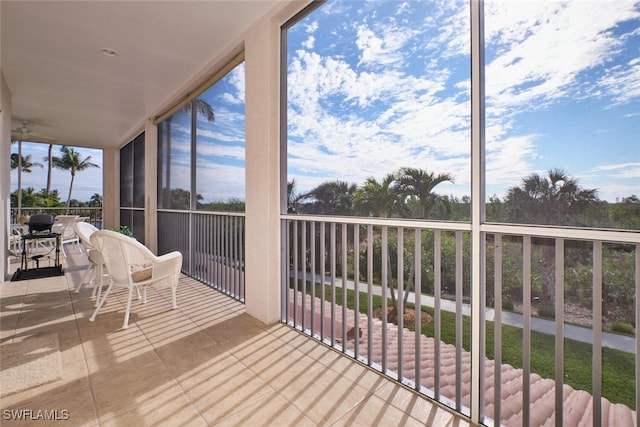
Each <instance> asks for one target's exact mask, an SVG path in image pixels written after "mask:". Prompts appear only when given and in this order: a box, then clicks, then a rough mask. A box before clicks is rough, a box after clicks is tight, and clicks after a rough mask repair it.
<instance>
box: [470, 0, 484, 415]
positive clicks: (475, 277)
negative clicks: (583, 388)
mask: <svg viewBox="0 0 640 427" xmlns="http://www.w3.org/2000/svg"><path fill="white" fill-rule="evenodd" d="M483 8H484V3H483V0H472V1H471V405H470V406H471V421H472V422H473V423H474V424H479V423H480V421H481V420H482V419H483V418H484V358H485V316H484V313H485V296H486V289H485V288H486V284H485V280H486V278H485V271H486V266H485V263H486V257H485V240H486V236H485V233H484V232H483V231H482V226H483V224H484V223H485V221H486V215H485V190H484V188H485V168H484V161H485V160H484V152H485V151H484V145H485V132H484V126H485V123H484V25H483Z"/></svg>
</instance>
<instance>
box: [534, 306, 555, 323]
mask: <svg viewBox="0 0 640 427" xmlns="http://www.w3.org/2000/svg"><path fill="white" fill-rule="evenodd" d="M538 316H540V317H545V318H547V319H555V318H556V309H555V307H554V306H553V305H551V304H542V305H540V307H538Z"/></svg>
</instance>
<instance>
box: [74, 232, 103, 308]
mask: <svg viewBox="0 0 640 427" xmlns="http://www.w3.org/2000/svg"><path fill="white" fill-rule="evenodd" d="M73 230H74V231H75V233H76V235H77V236H78V238H79V239H80V244H82V247H83V248H84V251H85V253H86V254H87V258H88V259H89V268H87V272H86V273H85V274H84V276H82V280H80V283H79V284H78V287H77V288H76V293H79V292H80V288H82V285H84V284H85V283H86V284H89V285H93V292H91V299H96V294H97V295H98V296H99V295H100V294H101V293H102V283H103V276H104V275H103V269H102V266H103V265H104V260H103V259H102V255H100V251H99V250H98V249H96V248H94V247H93V245H92V244H91V235H92V234H93V233H95V232H96V231H98V228H96V227H95V226H93V225H92V224H89V223H88V222H84V221H81V222H75V223H74V224H73ZM97 305H98V301H97V300H96V306H97Z"/></svg>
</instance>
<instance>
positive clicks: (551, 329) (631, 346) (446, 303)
mask: <svg viewBox="0 0 640 427" xmlns="http://www.w3.org/2000/svg"><path fill="white" fill-rule="evenodd" d="M316 281H320V276H319V275H316ZM324 283H325V284H326V285H330V284H331V278H330V277H325V278H324ZM341 284H342V279H340V278H336V285H341ZM347 288H348V289H352V290H353V289H354V282H353V281H352V280H348V281H347ZM359 289H360V292H365V293H366V292H368V290H369V287H368V285H367V284H366V283H364V284H363V283H360V284H359ZM373 294H374V295H379V296H381V295H382V287H381V286H379V285H373ZM408 301H409V302H411V303H415V294H414V293H410V294H409V298H408ZM420 301H421V304H422V306H424V307H431V308H433V307H434V306H435V301H434V298H433V297H432V296H429V295H421V297H420ZM440 309H441V310H443V311H447V312H451V313H455V312H456V302H455V301H452V300H448V299H445V298H441V299H440ZM462 314H463V315H465V316H471V305H470V304H466V303H463V304H462ZM501 315H502V324H504V325H510V326H515V327H517V328H522V324H523V321H522V315H521V314H519V313H513V312H510V311H502V312H501ZM494 316H495V310H494V309H492V308H487V309H486V310H485V320H488V321H493V319H494ZM555 328H556V326H555V321H554V320H547V319H542V318H539V317H532V318H531V330H532V331H536V332H541V333H543V334H547V335H555V333H556V332H555ZM564 337H565V338H568V339H572V340H575V341H580V342H584V343H588V344H593V330H592V329H591V328H585V327H582V326H577V325H570V324H565V325H564ZM602 346H603V347H607V348H612V349H615V350H621V351H625V352H627V353H633V354H635V353H636V340H635V338H634V337H630V336H624V335H619V334H614V333H611V332H602Z"/></svg>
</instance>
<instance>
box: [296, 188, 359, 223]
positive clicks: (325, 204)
mask: <svg viewBox="0 0 640 427" xmlns="http://www.w3.org/2000/svg"><path fill="white" fill-rule="evenodd" d="M356 189H357V186H356V185H355V184H349V183H347V182H345V181H327V182H323V183H322V184H320V185H318V186H317V187H315V188H313V189H312V190H311V191H309V192H308V193H306V194H305V195H304V196H303V197H302V198H303V199H312V200H313V203H312V210H313V212H312V213H315V214H320V215H350V214H352V213H353V195H354V193H355V192H356Z"/></svg>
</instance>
